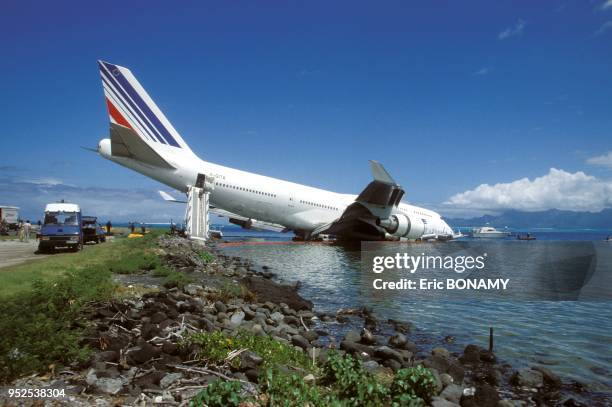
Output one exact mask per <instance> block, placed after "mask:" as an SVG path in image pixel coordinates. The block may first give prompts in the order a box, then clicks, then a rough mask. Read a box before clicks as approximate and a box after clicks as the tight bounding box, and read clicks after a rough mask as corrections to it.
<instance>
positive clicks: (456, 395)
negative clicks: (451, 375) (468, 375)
mask: <svg viewBox="0 0 612 407" xmlns="http://www.w3.org/2000/svg"><path fill="white" fill-rule="evenodd" d="M461 396H463V388H462V387H461V386H458V385H456V384H449V385H448V386H446V387H445V388H444V390H442V393H440V397H442V398H444V399H446V400H448V401H451V402H453V403H457V404H459V401H460V400H461Z"/></svg>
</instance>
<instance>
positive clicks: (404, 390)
mask: <svg viewBox="0 0 612 407" xmlns="http://www.w3.org/2000/svg"><path fill="white" fill-rule="evenodd" d="M435 392H436V380H435V378H434V376H433V374H432V373H431V371H430V370H429V369H426V368H424V367H423V366H421V365H418V366H416V367H410V368H408V369H400V370H398V371H397V372H396V373H395V377H394V378H393V383H391V393H392V394H393V397H394V400H397V401H399V400H400V399H405V400H411V399H419V398H420V399H422V400H424V401H426V402H430V401H431V398H432V397H433V396H434V395H435Z"/></svg>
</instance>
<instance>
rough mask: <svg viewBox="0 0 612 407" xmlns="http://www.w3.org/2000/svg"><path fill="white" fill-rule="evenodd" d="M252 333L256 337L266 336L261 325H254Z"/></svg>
mask: <svg viewBox="0 0 612 407" xmlns="http://www.w3.org/2000/svg"><path fill="white" fill-rule="evenodd" d="M251 333H252V334H253V335H256V336H264V335H265V334H266V332H265V331H264V329H263V327H262V326H261V325H259V324H255V325H253V327H252V328H251Z"/></svg>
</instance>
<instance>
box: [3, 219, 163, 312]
mask: <svg viewBox="0 0 612 407" xmlns="http://www.w3.org/2000/svg"><path fill="white" fill-rule="evenodd" d="M162 233H163V231H161V230H155V231H151V233H147V234H146V235H145V236H144V237H142V238H137V239H127V238H121V239H113V240H109V241H108V242H107V243H103V244H99V245H95V246H87V247H86V249H85V250H83V251H81V252H78V253H57V254H54V255H53V256H49V257H41V258H40V259H35V260H30V261H27V262H25V263H21V264H18V265H15V266H9V267H3V268H2V269H0V300H4V299H6V298H9V297H11V296H14V295H17V294H20V293H24V292H28V291H29V290H31V289H32V282H34V281H36V280H39V279H40V280H44V281H48V280H51V279H54V278H57V277H59V276H61V275H64V274H65V273H66V272H67V271H70V270H88V269H92V268H96V267H98V266H103V267H106V268H107V269H108V268H109V267H112V266H115V267H118V264H120V263H123V262H126V263H127V264H130V267H131V268H130V270H132V267H137V266H141V265H143V264H145V265H148V266H150V265H151V262H155V260H152V259H151V258H150V257H149V256H147V255H150V254H154V252H153V249H151V247H152V245H153V242H154V241H155V239H156V238H157V237H158V236H159V235H160V234H162ZM143 257H147V258H148V260H149V263H148V264H146V262H143V263H139V260H137V259H138V258H143ZM133 259H136V260H133ZM126 270H127V268H126ZM134 270H136V269H134Z"/></svg>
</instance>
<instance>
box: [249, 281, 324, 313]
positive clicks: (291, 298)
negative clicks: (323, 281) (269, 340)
mask: <svg viewBox="0 0 612 407" xmlns="http://www.w3.org/2000/svg"><path fill="white" fill-rule="evenodd" d="M241 283H242V284H243V285H244V286H245V287H246V288H247V289H248V290H249V291H250V292H252V293H253V294H255V295H256V296H257V298H261V299H264V300H265V299H271V298H273V299H274V301H276V302H277V303H281V302H284V303H285V304H287V306H288V307H289V308H291V309H293V310H296V311H300V310H311V309H312V306H313V304H312V302H311V301H308V300H305V299H304V298H302V297H301V296H300V295H299V294H298V293H297V291H296V290H295V289H293V288H292V287H287V286H284V285H281V284H278V283H276V282H274V281H271V280H268V279H265V278H261V277H254V276H249V277H245V278H243V279H242V280H241Z"/></svg>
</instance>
